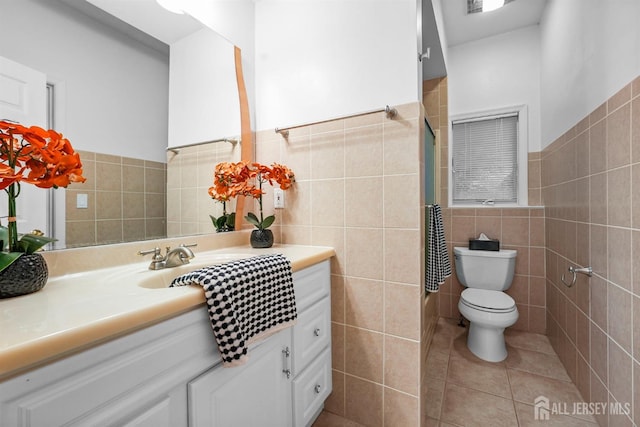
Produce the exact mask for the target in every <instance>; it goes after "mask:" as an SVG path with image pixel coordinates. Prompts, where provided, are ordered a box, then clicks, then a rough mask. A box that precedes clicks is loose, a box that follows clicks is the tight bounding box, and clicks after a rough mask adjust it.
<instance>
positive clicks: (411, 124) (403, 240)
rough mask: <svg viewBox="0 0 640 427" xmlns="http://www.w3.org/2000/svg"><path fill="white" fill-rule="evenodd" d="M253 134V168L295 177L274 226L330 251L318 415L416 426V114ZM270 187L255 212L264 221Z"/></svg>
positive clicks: (408, 108) (282, 235)
mask: <svg viewBox="0 0 640 427" xmlns="http://www.w3.org/2000/svg"><path fill="white" fill-rule="evenodd" d="M397 108H398V112H399V115H398V117H396V118H395V119H393V120H389V119H387V118H386V117H385V115H384V113H373V114H368V115H363V116H357V117H350V118H346V119H342V120H334V121H330V122H326V123H321V124H317V125H310V126H305V127H300V128H295V129H291V131H290V134H289V137H288V138H287V139H285V138H284V137H282V136H281V135H279V134H276V133H275V132H274V131H273V130H269V131H263V132H258V133H257V135H256V157H257V161H259V162H261V163H266V164H270V163H272V162H274V161H277V162H281V163H283V164H285V165H287V166H289V167H290V168H292V169H293V171H294V172H295V174H296V184H295V186H294V187H293V188H292V189H291V190H289V191H287V192H286V194H285V201H286V209H284V210H282V211H277V212H276V215H277V218H278V219H277V225H276V227H274V231H276V232H277V233H276V234H277V236H278V239H279V240H281V241H282V242H285V243H294V244H312V245H329V246H332V247H334V248H335V250H336V253H337V256H336V257H335V258H334V259H333V261H332V276H331V279H332V280H331V286H332V339H333V342H332V344H333V348H332V350H333V352H332V357H333V385H334V390H333V393H332V394H331V396H330V397H329V399H328V400H327V402H326V405H325V409H326V410H328V411H330V412H333V413H335V414H338V415H341V416H344V417H346V418H348V419H350V420H353V421H356V422H359V423H361V424H364V425H367V426H383V425H384V426H417V425H420V422H421V416H420V414H421V413H422V414H424V413H426V411H421V410H420V392H421V390H420V384H419V380H420V378H421V373H420V369H421V364H420V358H421V320H420V319H421V309H422V304H421V301H422V297H423V287H422V286H421V284H422V283H423V279H422V277H423V268H422V263H423V261H424V260H423V258H424V257H423V248H424V246H423V245H424V238H423V226H422V224H423V221H422V215H423V210H422V209H421V203H422V200H423V198H422V196H421V182H422V181H421V159H422V152H421V140H422V132H423V128H422V127H421V122H422V120H421V117H422V113H421V107H420V104H419V103H415V104H409V105H405V106H400V107H397ZM272 199H273V197H272V196H271V189H269V194H268V195H267V196H266V197H265V209H266V211H267V212H269V213H270V212H272V211H273V208H272V206H273V203H272Z"/></svg>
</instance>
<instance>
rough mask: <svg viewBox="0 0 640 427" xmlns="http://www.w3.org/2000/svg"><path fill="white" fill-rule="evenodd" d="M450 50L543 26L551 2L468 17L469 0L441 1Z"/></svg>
mask: <svg viewBox="0 0 640 427" xmlns="http://www.w3.org/2000/svg"><path fill="white" fill-rule="evenodd" d="M440 3H441V5H442V15H443V19H444V32H445V34H446V37H447V45H448V46H449V47H451V46H456V45H459V44H463V43H467V42H470V41H474V40H478V39H482V38H485V37H490V36H495V35H497V34H502V33H506V32H509V31H513V30H516V29H518V28H523V27H527V26H530V25H536V24H539V23H540V18H541V17H542V11H543V10H544V7H545V5H546V4H547V0H516V1H513V2H511V3H508V4H506V5H505V6H504V7H502V8H500V9H497V10H494V11H492V12H485V13H472V14H467V0H441V2H440Z"/></svg>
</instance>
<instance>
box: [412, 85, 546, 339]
mask: <svg viewBox="0 0 640 427" xmlns="http://www.w3.org/2000/svg"><path fill="white" fill-rule="evenodd" d="M423 103H424V105H425V111H426V114H427V116H428V118H429V122H430V123H431V126H432V127H433V128H434V130H437V131H439V132H437V133H436V135H438V134H439V135H440V138H439V139H437V140H436V144H437V145H438V148H439V150H440V188H439V192H438V195H439V198H438V199H437V202H438V203H439V204H440V205H441V206H442V207H444V208H445V209H443V215H444V226H445V235H446V238H447V241H448V243H449V250H450V254H449V256H450V260H451V262H452V263H453V252H452V251H453V247H454V246H467V245H468V244H469V239H470V238H473V237H475V236H478V235H479V234H480V233H481V232H483V233H485V234H487V235H488V236H489V237H491V238H497V239H500V242H501V246H502V247H505V248H511V249H516V250H518V257H517V262H516V277H515V279H514V282H513V284H512V286H511V289H509V291H508V293H509V294H510V295H511V296H512V297H513V298H514V299H515V300H516V304H517V306H518V310H519V312H520V317H519V319H518V322H517V323H516V324H515V325H514V326H513V327H514V329H520V330H524V331H531V332H538V333H544V332H545V330H546V325H545V315H544V313H545V286H544V277H545V259H544V246H545V231H544V230H545V224H544V210H543V209H542V208H540V207H538V208H518V209H498V208H479V209H459V208H447V206H448V191H449V181H448V178H449V169H448V165H449V163H450V162H449V155H448V137H447V136H448V132H449V122H448V120H449V116H448V97H447V79H446V77H445V78H438V79H432V80H427V81H425V82H424V84H423ZM540 159H541V156H540V153H529V158H528V172H529V177H528V178H529V195H528V196H529V206H540V205H541V180H540V165H541V160H540ZM453 267H454V272H453V273H454V274H453V276H452V277H451V278H449V279H447V281H446V282H445V284H444V286H442V287H441V289H440V292H439V293H438V301H439V313H440V315H441V316H443V317H451V318H459V317H460V312H459V311H458V301H459V299H460V293H461V292H462V290H463V289H464V288H463V287H462V286H461V285H460V283H459V282H458V280H457V277H456V274H455V265H453Z"/></svg>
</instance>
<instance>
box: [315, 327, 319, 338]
mask: <svg viewBox="0 0 640 427" xmlns="http://www.w3.org/2000/svg"><path fill="white" fill-rule="evenodd" d="M313 335H315V336H317V337H319V336H320V328H315V329H314V330H313Z"/></svg>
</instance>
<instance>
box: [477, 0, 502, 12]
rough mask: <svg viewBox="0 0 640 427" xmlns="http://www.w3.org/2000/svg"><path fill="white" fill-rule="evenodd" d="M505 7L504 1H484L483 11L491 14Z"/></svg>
mask: <svg viewBox="0 0 640 427" xmlns="http://www.w3.org/2000/svg"><path fill="white" fill-rule="evenodd" d="M502 6H504V0H482V11H483V12H491V11H492V10H496V9H500V8H501V7H502Z"/></svg>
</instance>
